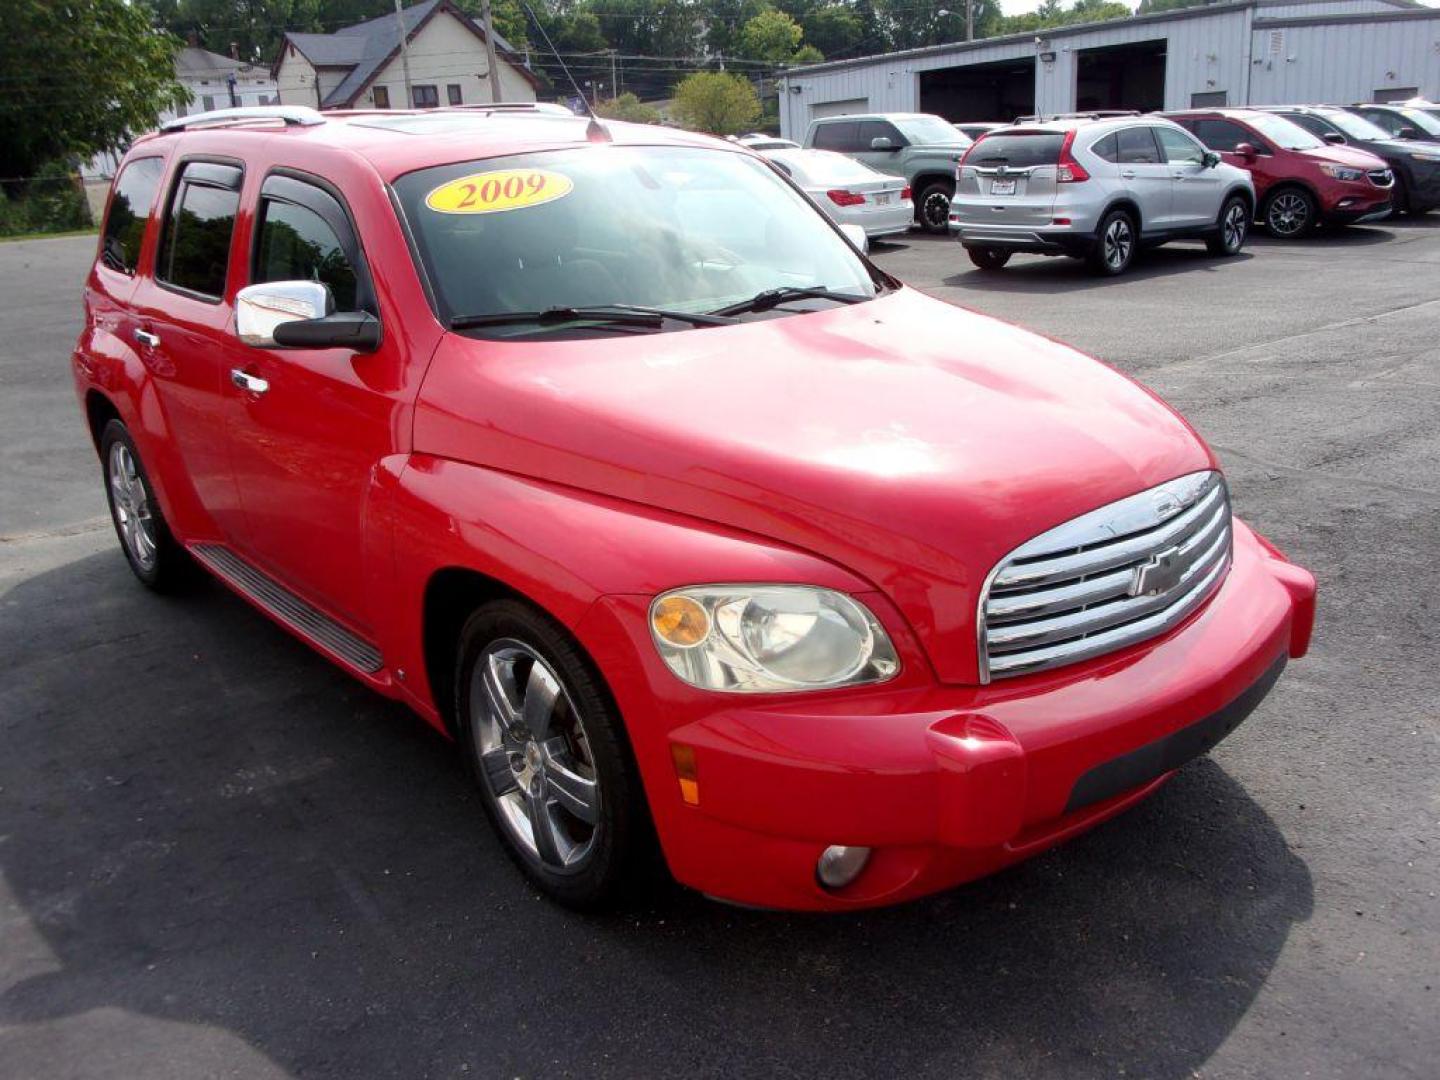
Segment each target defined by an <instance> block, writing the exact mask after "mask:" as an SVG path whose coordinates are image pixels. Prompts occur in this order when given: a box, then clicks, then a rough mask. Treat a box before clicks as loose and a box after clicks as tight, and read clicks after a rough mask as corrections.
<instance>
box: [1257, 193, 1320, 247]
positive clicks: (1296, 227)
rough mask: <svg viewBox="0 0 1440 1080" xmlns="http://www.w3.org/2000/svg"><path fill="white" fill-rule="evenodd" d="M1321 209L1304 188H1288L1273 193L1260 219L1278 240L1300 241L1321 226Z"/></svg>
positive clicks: (1269, 196)
mask: <svg viewBox="0 0 1440 1080" xmlns="http://www.w3.org/2000/svg"><path fill="white" fill-rule="evenodd" d="M1319 211H1320V208H1319V207H1318V206H1316V204H1315V197H1314V196H1313V195H1311V194H1310V193H1309V192H1308V191H1306V190H1305V189H1304V188H1298V187H1286V188H1281V189H1280V190H1278V191H1272V192H1271V193H1270V194H1269V195H1268V196H1267V197H1266V199H1265V206H1264V209H1263V210H1262V211H1261V214H1260V217H1261V219H1262V220H1263V221H1264V222H1265V229H1266V231H1267V232H1269V233H1270V235H1271V236H1273V237H1275V239H1277V240H1299V239H1300V238H1301V237H1303V236H1309V235H1310V233H1312V232H1314V231H1315V226H1316V225H1317V224H1319V218H1320V212H1319Z"/></svg>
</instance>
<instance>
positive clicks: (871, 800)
mask: <svg viewBox="0 0 1440 1080" xmlns="http://www.w3.org/2000/svg"><path fill="white" fill-rule="evenodd" d="M1314 597H1315V586H1314V581H1313V579H1312V578H1311V577H1310V575H1309V574H1308V573H1306V572H1305V571H1304V570H1302V569H1300V568H1298V567H1295V566H1293V565H1291V564H1290V563H1288V562H1286V561H1285V560H1284V559H1283V557H1282V556H1281V555H1280V554H1279V553H1278V552H1277V551H1275V550H1274V549H1273V548H1272V547H1270V546H1269V545H1268V544H1266V543H1265V542H1264V541H1263V540H1261V539H1260V538H1259V537H1257V536H1256V535H1255V534H1254V533H1252V532H1251V531H1250V530H1249V529H1247V528H1246V527H1245V526H1244V525H1243V524H1242V523H1240V522H1238V521H1237V522H1236V529H1235V558H1234V564H1233V566H1232V569H1231V571H1230V573H1229V575H1228V577H1227V579H1226V581H1225V582H1224V584H1223V585H1222V586H1221V588H1220V589H1219V590H1218V591H1217V593H1216V594H1215V596H1214V597H1213V598H1212V599H1211V600H1210V601H1209V603H1207V604H1206V605H1205V606H1204V607H1203V608H1201V609H1200V611H1198V612H1197V613H1196V614H1195V615H1194V616H1192V617H1191V618H1190V619H1189V620H1188V621H1187V622H1185V623H1183V624H1182V625H1181V626H1179V627H1177V628H1176V629H1174V630H1172V631H1171V632H1170V633H1168V634H1166V635H1164V636H1162V637H1160V638H1157V639H1154V640H1152V641H1149V642H1146V643H1143V644H1141V645H1138V646H1134V647H1132V648H1131V649H1128V650H1125V651H1123V652H1119V653H1114V654H1112V655H1109V656H1105V657H1102V658H1099V659H1097V660H1094V661H1090V662H1087V663H1082V664H1076V665H1073V666H1071V667H1068V668H1061V669H1057V670H1054V671H1048V672H1042V673H1037V674H1035V675H1030V676H1024V677H1020V678H1015V679H1007V680H1004V681H1003V682H1001V683H998V684H992V685H990V686H985V687H980V686H944V685H939V684H936V683H934V682H933V681H930V679H929V677H928V675H927V676H926V677H924V678H918V677H912V678H909V679H906V678H903V677H902V679H900V680H897V683H905V684H906V685H905V686H904V687H901V688H897V689H887V687H885V686H882V687H877V688H873V689H870V690H868V691H864V692H853V693H838V692H837V693H835V694H806V695H804V696H803V698H800V697H785V696H781V695H772V696H768V697H766V698H765V699H763V701H761V700H747V699H746V698H743V697H734V696H730V695H718V694H703V693H699V692H695V693H687V692H685V690H686V688H682V687H680V686H679V685H678V680H676V679H674V677H673V676H671V675H670V674H669V672H668V670H667V669H664V668H663V666H661V665H660V664H659V663H658V659H657V660H655V662H651V661H652V658H653V656H654V650H653V647H651V645H650V642H649V638H648V632H646V631H645V624H644V614H645V606H644V600H645V598H642V597H608V598H606V599H605V600H603V601H602V602H601V603H600V604H599V605H597V607H596V609H594V610H593V611H592V612H591V615H590V617H589V618H588V619H587V620H586V622H587V624H588V627H587V628H588V630H589V631H590V633H587V634H584V635H582V636H584V637H591V638H593V639H595V640H604V638H605V636H606V635H615V634H617V632H618V633H619V634H620V635H623V636H626V637H629V638H630V641H629V648H627V649H626V650H625V651H626V652H627V653H629V656H628V657H622V656H620V655H619V653H618V650H615V652H614V654H613V655H610V656H605V657H597V659H599V660H600V661H601V667H602V669H603V670H605V671H606V672H607V674H608V675H610V677H611V684H612V689H613V690H614V692H615V695H616V698H617V702H618V704H619V705H620V708H621V711H622V713H623V714H624V715H625V718H626V724H627V728H628V730H629V732H630V736H631V740H632V744H633V746H634V749H635V752H636V758H637V760H638V762H639V764H640V769H641V773H642V777H643V779H644V782H645V788H646V791H647V794H648V796H649V801H650V805H651V809H652V813H653V816H654V820H655V824H656V827H657V831H658V833H659V836H660V840H661V844H662V847H663V849H664V852H665V856H666V859H667V861H668V862H669V865H670V868H671V870H672V872H673V873H674V875H675V876H676V878H678V879H679V880H680V881H681V882H683V883H685V884H687V885H690V886H693V887H694V888H696V889H699V890H701V891H703V892H706V893H709V894H711V895H714V896H716V897H720V898H723V899H727V900H732V901H736V902H739V903H745V904H752V905H759V906H765V907H778V908H800V909H816V910H822V909H830V910H835V909H850V908H858V907H868V906H875V905H880V904H888V903H894V902H898V901H902V900H906V899H911V898H914V897H917V896H921V895H924V894H926V893H930V892H935V891H937V890H941V889H945V888H949V887H952V886H955V885H957V884H960V883H962V882H965V881H968V880H971V879H973V878H976V877H980V876H983V875H985V874H987V873H990V872H993V871H995V870H998V869H1000V868H1001V867H1004V866H1006V865H1008V864H1010V863H1014V862H1017V861H1019V860H1021V859H1025V858H1028V857H1029V856H1031V855H1034V854H1036V853H1038V852H1040V851H1043V850H1044V849H1046V848H1048V847H1050V846H1052V845H1054V844H1056V843H1058V842H1060V841H1062V840H1064V839H1067V838H1068V837H1070V836H1073V835H1075V834H1077V833H1079V832H1082V831H1084V830H1085V829H1087V828H1089V827H1091V826H1092V825H1095V824H1097V823H1098V822H1100V821H1103V820H1105V819H1106V818H1108V817H1110V816H1112V815H1114V814H1116V813H1118V812H1119V811H1121V810H1123V809H1124V808H1125V807H1127V806H1129V805H1131V804H1132V803H1134V802H1136V801H1138V800H1139V799H1141V798H1143V797H1144V796H1145V795H1147V794H1148V793H1149V792H1150V791H1152V790H1154V789H1155V788H1156V787H1158V786H1159V785H1160V784H1161V783H1163V782H1164V780H1165V779H1166V778H1167V777H1168V776H1169V775H1170V773H1171V771H1172V770H1173V769H1174V768H1175V767H1177V766H1178V765H1180V764H1183V763H1184V761H1186V760H1188V759H1189V758H1191V757H1193V756H1195V754H1197V753H1203V752H1204V751H1206V750H1208V749H1209V748H1210V747H1211V746H1213V745H1214V743H1215V742H1218V741H1219V739H1220V738H1223V737H1224V736H1225V735H1226V734H1228V733H1229V732H1230V730H1232V729H1233V728H1234V727H1235V726H1236V725H1237V724H1238V723H1239V722H1240V721H1241V720H1242V719H1244V717H1245V715H1247V714H1248V713H1249V711H1250V709H1252V708H1253V707H1254V706H1255V705H1256V704H1258V702H1259V701H1260V700H1261V699H1262V698H1263V697H1264V695H1265V693H1266V692H1267V691H1268V690H1269V688H1270V685H1271V684H1272V683H1273V682H1274V679H1275V677H1277V676H1278V675H1279V672H1280V668H1281V667H1283V664H1284V661H1285V659H1286V657H1298V656H1301V655H1303V654H1304V652H1305V650H1306V648H1307V647H1308V643H1309V636H1310V631H1311V625H1312V623H1313V618H1314ZM865 599H866V602H867V603H870V604H871V605H872V608H874V609H875V610H876V611H877V614H878V615H880V617H881V618H882V619H883V620H884V621H885V622H886V623H887V626H891V623H892V621H893V620H896V619H898V616H897V615H896V614H895V613H894V611H893V609H889V608H888V607H887V606H885V605H884V603H883V598H879V597H876V596H873V595H872V596H867V597H865ZM882 612H883V613H882ZM891 629H892V636H895V635H896V634H897V633H904V630H903V627H894V626H891ZM609 640H611V641H612V642H613V641H615V640H616V639H615V637H613V636H611V637H610V638H609ZM627 660H628V662H627ZM908 662H909V663H911V664H915V666H917V667H923V666H924V664H923V661H919V662H918V663H917V662H916V661H915V659H914V658H913V656H912V657H911V659H910V660H909V661H908ZM912 675H918V673H912ZM917 683H918V685H917ZM676 744H679V745H684V746H688V747H691V748H693V750H694V758H695V762H696V766H697V776H698V789H699V802H698V805H687V804H686V803H685V802H684V801H683V800H682V798H681V796H680V791H679V786H678V783H677V780H676V777H675V773H674V768H673V765H672V764H671V761H672V758H671V748H672V746H673V745H676ZM831 844H845V845H863V846H867V847H870V848H872V849H874V852H873V855H872V857H871V859H870V862H869V864H868V865H867V867H866V868H865V870H864V871H863V872H862V873H861V874H860V875H859V877H858V878H857V879H856V880H855V881H854V882H853V883H852V884H850V885H848V886H846V887H845V888H843V889H841V890H838V891H829V890H827V889H825V888H823V887H822V886H821V885H820V884H819V883H818V882H817V880H816V878H815V863H816V859H817V858H818V857H819V855H820V853H821V851H823V850H824V848H825V847H827V846H829V845H831Z"/></svg>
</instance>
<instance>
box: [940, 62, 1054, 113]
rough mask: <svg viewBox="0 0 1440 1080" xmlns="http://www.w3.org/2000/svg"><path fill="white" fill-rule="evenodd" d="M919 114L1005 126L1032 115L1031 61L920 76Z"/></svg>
mask: <svg viewBox="0 0 1440 1080" xmlns="http://www.w3.org/2000/svg"><path fill="white" fill-rule="evenodd" d="M920 110H921V112H928V113H935V114H937V115H939V116H943V117H945V119H946V120H949V121H951V122H953V123H957V124H959V123H966V122H970V121H980V120H1003V121H1005V122H1007V123H1008V122H1009V121H1011V120H1014V119H1015V118H1016V117H1017V116H1024V115H1026V114H1028V113H1033V112H1034V111H1035V61H1034V60H1002V61H998V62H996V63H991V64H967V65H966V66H964V67H953V68H940V69H938V70H936V71H922V72H921V73H920Z"/></svg>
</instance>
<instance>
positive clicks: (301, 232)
mask: <svg viewBox="0 0 1440 1080" xmlns="http://www.w3.org/2000/svg"><path fill="white" fill-rule="evenodd" d="M358 261H359V252H358V250H357V247H356V243H355V236H354V230H353V229H351V227H350V224H349V220H348V219H347V218H346V217H345V212H344V210H342V209H341V207H340V204H339V203H338V202H337V201H336V200H335V199H334V198H333V197H332V196H331V195H329V194H328V193H327V192H324V191H322V190H320V189H319V188H317V187H315V186H314V185H313V184H307V183H304V182H302V181H299V180H295V179H292V178H290V177H287V176H272V177H271V178H270V179H268V180H266V181H265V186H264V188H262V189H261V194H260V227H259V234H258V239H257V242H256V247H255V271H254V278H253V280H254V281H256V282H262V281H318V282H320V283H321V284H323V285H326V286H328V287H329V289H330V294H331V295H332V296H333V297H334V298H335V310H336V311H357V310H359V309H360V307H361V300H362V297H361V291H362V290H361V288H360V280H361V278H360V274H359V273H357V270H356V263H357V262H358ZM366 291H368V290H366Z"/></svg>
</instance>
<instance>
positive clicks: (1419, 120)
mask: <svg viewBox="0 0 1440 1080" xmlns="http://www.w3.org/2000/svg"><path fill="white" fill-rule="evenodd" d="M1400 115H1401V116H1403V117H1405V119H1406V120H1409V121H1410V122H1411V123H1412V124H1414V125H1415V126H1416V127H1417V128H1419V129H1420V130H1421V131H1423V132H1424V133H1425V134H1426V135H1440V119H1436V118H1435V117H1433V116H1431V115H1430V114H1429V113H1427V112H1425V111H1424V110H1423V109H1401V110H1400Z"/></svg>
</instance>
